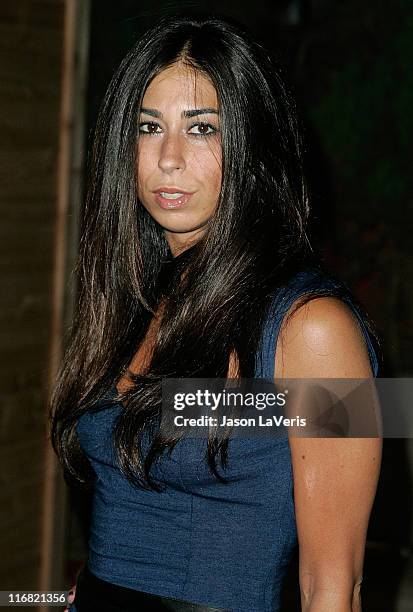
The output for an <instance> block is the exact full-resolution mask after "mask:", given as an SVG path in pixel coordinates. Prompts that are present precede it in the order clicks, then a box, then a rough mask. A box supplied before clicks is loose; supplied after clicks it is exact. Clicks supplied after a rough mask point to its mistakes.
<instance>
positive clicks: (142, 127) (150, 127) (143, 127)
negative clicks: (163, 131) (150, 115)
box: [139, 121, 160, 134]
mask: <svg viewBox="0 0 413 612" xmlns="http://www.w3.org/2000/svg"><path fill="white" fill-rule="evenodd" d="M159 127H160V126H159V125H158V124H157V123H154V122H153V121H146V122H145V123H140V124H139V132H140V133H141V134H159V132H157V128H159Z"/></svg>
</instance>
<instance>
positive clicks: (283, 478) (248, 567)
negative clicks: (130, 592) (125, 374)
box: [73, 268, 378, 612]
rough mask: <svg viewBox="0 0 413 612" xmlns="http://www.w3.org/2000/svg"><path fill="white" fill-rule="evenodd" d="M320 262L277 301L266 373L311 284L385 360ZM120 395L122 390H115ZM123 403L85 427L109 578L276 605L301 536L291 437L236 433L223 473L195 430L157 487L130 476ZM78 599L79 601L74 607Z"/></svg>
mask: <svg viewBox="0 0 413 612" xmlns="http://www.w3.org/2000/svg"><path fill="white" fill-rule="evenodd" d="M343 287H344V286H343V285H342V284H341V283H340V282H339V281H337V280H336V279H331V278H330V277H329V276H326V275H325V274H323V273H320V272H319V271H318V269H316V268H308V269H306V270H303V271H301V272H300V273H298V274H297V275H295V276H294V278H293V279H292V280H291V281H290V282H289V283H288V284H287V285H286V286H285V287H283V288H282V289H281V290H279V291H278V292H277V294H276V295H275V296H274V298H273V301H272V303H271V308H270V310H269V313H268V317H267V319H266V322H265V325H264V327H263V332H262V337H261V344H260V349H259V352H258V354H257V359H256V362H257V367H256V372H255V376H256V377H257V378H268V379H273V378H274V359H275V347H276V341H277V336H278V333H279V330H280V326H281V323H282V320H283V317H284V315H285V314H286V312H287V311H288V309H289V307H290V306H291V304H292V303H293V302H294V301H295V300H296V299H297V298H298V297H299V296H300V295H302V294H303V293H305V292H311V291H314V290H318V289H321V288H327V289H328V290H329V291H331V294H332V295H336V296H337V297H340V298H341V299H343V300H344V301H345V302H346V303H347V304H348V305H349V306H350V307H351V309H352V311H353V312H354V313H355V315H356V316H357V319H358V321H359V324H360V326H361V329H362V332H363V334H364V337H365V340H366V344H367V348H368V351H369V356H370V360H371V366H372V370H373V374H374V376H377V372H378V361H377V357H376V354H375V351H374V348H373V344H372V341H371V338H370V336H369V333H368V330H367V328H366V326H365V323H364V321H363V319H362V317H361V315H360V313H359V311H358V309H357V307H356V306H355V305H354V304H353V303H352V300H351V294H349V293H346V290H345V289H344V288H343ZM112 395H114V391H113V393H112ZM121 410H122V407H121V406H120V405H119V404H117V405H114V406H111V407H110V408H106V409H102V410H101V411H98V412H93V413H86V414H84V415H82V417H81V418H80V419H79V422H78V425H77V433H78V437H79V441H80V444H81V446H82V448H83V450H84V451H85V453H86V455H87V457H88V459H89V461H90V463H91V465H92V467H93V469H94V471H95V473H96V477H97V478H96V481H95V484H94V497H93V510H92V522H91V531H90V538H89V556H88V561H87V563H88V566H89V569H90V570H91V572H93V574H95V575H96V576H97V577H98V578H101V579H102V580H105V581H108V582H111V583H114V584H117V585H121V586H125V587H129V588H132V589H137V590H140V591H145V592H148V593H154V594H157V595H163V596H165V597H174V598H177V599H182V600H185V601H190V602H195V603H201V604H204V605H209V606H215V607H218V608H223V609H226V610H231V611H234V612H277V611H278V610H279V609H280V608H279V606H280V591H281V587H282V583H283V578H284V576H285V573H286V570H287V567H288V564H289V561H290V558H291V555H292V552H293V550H294V547H295V546H296V545H297V532H296V523H295V513H294V500H293V473H292V465H291V455H290V447H289V442H288V437H274V438H263V439H252V438H249V439H246V438H242V439H241V438H233V439H231V440H230V443H229V449H228V452H229V465H228V468H227V469H225V472H224V475H225V478H226V479H227V480H228V484H222V483H220V482H219V481H218V480H217V479H216V478H215V476H213V475H212V474H211V473H210V471H209V469H208V466H207V463H206V460H205V457H204V453H205V450H206V440H205V438H202V439H200V438H186V439H183V440H181V441H180V442H179V443H178V444H177V445H176V447H175V448H174V449H173V451H172V453H171V455H170V457H169V456H167V455H165V457H163V458H162V459H163V460H162V462H160V463H158V462H155V464H154V465H153V470H152V471H151V473H152V474H153V476H154V477H155V478H156V479H157V480H158V481H160V482H162V483H163V484H164V485H166V488H165V491H163V492H161V493H158V492H155V491H148V490H144V489H142V488H138V487H136V486H134V485H132V484H131V483H130V482H128V481H127V480H126V479H125V478H124V477H123V475H122V474H121V472H120V470H119V469H118V467H117V461H116V459H115V453H114V450H113V448H112V446H111V443H110V441H111V432H112V428H113V424H114V421H115V419H116V417H117V415H118V414H119V412H120V411H121ZM73 609H74V608H73Z"/></svg>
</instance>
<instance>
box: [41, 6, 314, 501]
mask: <svg viewBox="0 0 413 612" xmlns="http://www.w3.org/2000/svg"><path fill="white" fill-rule="evenodd" d="M176 61H182V62H185V63H186V64H188V65H190V66H192V67H193V68H194V69H195V70H199V71H202V73H203V74H205V75H206V76H207V77H208V78H209V79H210V80H211V81H212V83H213V84H214V86H215V88H216V91H217V95H218V101H219V110H220V123H221V135H222V176H223V178H222V185H221V192H220V196H219V200H218V205H217V208H216V212H215V213H214V215H213V217H212V218H211V220H210V222H209V224H208V227H207V230H206V232H205V234H204V235H203V237H202V238H201V239H200V240H199V241H198V242H197V243H196V244H195V245H193V246H192V247H191V248H189V249H187V250H186V251H185V252H184V253H183V254H182V255H179V256H178V257H176V258H175V259H174V258H173V257H172V256H171V252H170V249H169V247H168V243H167V241H166V239H165V236H164V232H163V229H162V228H161V227H160V226H159V224H157V223H156V222H155V220H154V219H153V218H152V217H151V216H150V215H149V214H148V212H147V211H146V209H145V208H144V207H143V205H142V204H141V203H140V202H139V200H138V197H137V193H136V176H135V173H136V169H135V168H136V142H137V138H138V136H139V134H138V127H137V126H138V122H137V119H138V115H139V108H140V105H141V101H142V98H143V95H144V92H145V89H146V87H147V86H148V84H149V83H150V81H151V80H152V79H153V78H154V77H155V76H156V75H157V74H158V73H159V72H160V71H162V70H163V69H164V68H166V67H167V66H170V65H171V64H173V63H174V62H176ZM280 74H281V72H280V67H279V66H278V65H277V62H276V61H275V60H274V59H272V58H271V57H270V56H269V55H268V53H267V52H266V51H265V50H264V49H263V48H262V47H261V46H260V45H259V44H258V43H257V42H255V41H253V40H252V39H251V37H250V36H249V35H248V34H246V33H245V32H244V31H243V30H242V29H241V28H240V27H239V26H237V25H236V24H234V23H233V22H232V21H230V20H228V19H222V18H215V17H214V18H193V17H185V16H179V17H175V18H171V17H168V18H164V19H163V20H161V22H160V23H158V25H157V26H156V27H153V28H151V29H150V30H149V31H148V32H147V33H146V34H145V35H144V36H143V37H142V38H141V39H140V40H139V41H138V42H137V44H136V45H135V46H134V47H133V48H132V50H131V51H130V52H129V53H128V55H127V56H126V57H125V59H124V60H123V62H122V63H121V65H120V67H119V69H118V70H117V72H116V73H115V75H114V77H113V79H112V81H111V83H110V85H109V88H108V91H107V93H106V96H105V98H104V101H103V104H102V107H101V111H100V114H99V118H98V122H97V126H96V136H95V142H94V147H93V152H92V160H91V162H92V163H91V175H90V181H89V190H88V194H87V198H86V204H85V208H84V215H83V220H82V237H81V242H80V249H79V258H78V263H77V266H76V273H77V279H78V286H79V299H78V304H77V308H76V313H75V316H74V322H73V326H72V330H71V336H70V338H69V342H68V347H67V350H66V353H65V356H64V359H63V362H62V367H61V371H60V374H59V377H58V380H57V382H56V385H55V387H54V393H53V396H52V401H51V407H50V415H51V439H52V444H53V447H54V449H55V451H56V453H57V454H58V456H59V458H60V460H61V462H62V464H63V467H64V473H65V477H66V478H67V479H69V480H70V481H71V482H75V483H79V484H81V483H83V484H90V482H91V480H92V477H93V472H92V470H91V467H90V464H89V462H88V460H87V458H86V457H85V455H84V453H83V451H82V449H81V447H80V445H79V441H78V439H77V435H76V431H75V426H76V423H77V421H78V419H79V417H80V416H81V415H82V414H83V413H85V412H86V411H88V410H98V409H99V406H101V405H102V404H101V403H100V404H99V400H100V399H101V398H102V396H103V395H104V394H107V392H108V391H109V390H110V389H113V387H114V385H115V384H116V382H117V381H118V380H119V379H120V378H121V376H122V374H123V373H124V371H125V368H126V367H127V366H128V365H129V364H130V362H131V359H132V357H133V355H134V354H135V352H136V350H137V348H138V347H139V345H140V343H141V342H142V340H143V338H144V337H145V334H146V332H147V330H148V326H149V324H150V321H151V319H152V317H153V315H154V313H155V312H156V310H157V308H158V307H159V305H160V303H161V301H162V303H163V304H164V310H163V316H162V321H161V325H160V328H159V331H158V333H157V338H156V343H155V348H154V351H153V355H152V359H151V363H150V366H149V368H148V370H147V371H146V372H145V373H144V375H135V376H133V380H134V383H135V386H134V388H133V389H130V390H128V391H127V392H125V393H123V394H120V395H118V396H117V397H116V398H115V399H116V400H119V401H122V402H123V410H122V411H121V414H120V417H119V419H118V421H117V423H116V427H115V429H114V441H115V446H116V449H117V453H118V459H119V466H120V468H121V469H122V471H123V473H124V474H125V476H126V477H127V478H128V479H129V480H130V481H131V482H133V483H135V484H140V485H141V486H145V487H146V486H149V487H152V488H153V489H156V490H158V489H159V487H158V486H157V485H156V483H155V482H154V481H153V480H152V479H151V477H150V467H151V464H152V462H153V461H154V459H155V458H156V457H158V456H160V455H161V454H162V452H163V451H164V450H165V449H170V450H171V449H172V448H173V447H174V445H175V444H176V443H177V441H178V438H177V437H176V434H174V433H173V432H171V431H168V430H167V431H165V430H164V429H165V428H163V427H162V426H160V427H159V428H158V429H156V427H155V429H154V438H153V441H152V445H151V448H150V450H149V452H148V454H147V455H146V457H144V456H143V453H142V449H141V446H140V439H141V435H142V433H143V432H144V430H145V429H146V428H151V427H153V426H154V425H156V424H158V425H159V415H160V413H161V403H162V402H161V391H162V378H164V377H175V378H180V377H196V378H225V377H226V375H227V369H228V363H229V357H230V355H231V354H235V355H236V357H237V362H238V375H239V376H242V377H248V378H252V377H253V376H254V370H255V365H256V354H257V349H258V345H259V341H260V333H261V329H262V325H263V321H264V319H265V315H266V313H267V310H268V307H269V305H270V299H271V296H272V295H273V294H274V291H275V290H276V289H277V287H279V286H281V285H282V284H283V283H284V282H285V281H286V280H287V279H288V278H289V277H291V275H292V274H293V272H294V271H295V270H296V269H297V268H298V267H299V266H300V265H302V263H303V262H304V261H308V259H309V257H311V253H312V249H311V246H310V243H309V239H308V237H307V234H306V228H307V220H308V216H309V205H308V198H307V193H306V187H305V181H304V177H303V170H302V143H301V139H300V129H299V127H298V123H297V118H296V112H295V106H294V102H293V100H292V98H291V96H290V94H289V93H288V91H287V88H286V86H285V84H284V80H283V79H282V77H281V76H280ZM183 272H185V273H183ZM246 330H248V332H246ZM114 401H115V400H114ZM106 405H107V404H106ZM227 446H228V437H225V435H224V436H223V438H222V439H221V438H216V437H213V438H212V437H211V439H209V440H208V463H209V466H210V469H211V470H212V472H213V473H214V474H215V475H216V476H217V478H219V479H222V476H220V475H219V474H218V472H217V469H216V456H217V454H218V453H220V456H221V462H222V465H225V462H226V460H227V455H226V453H227ZM224 480H225V479H224Z"/></svg>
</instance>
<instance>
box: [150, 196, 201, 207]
mask: <svg viewBox="0 0 413 612" xmlns="http://www.w3.org/2000/svg"><path fill="white" fill-rule="evenodd" d="M192 195H193V194H192V193H183V194H182V195H180V196H179V197H178V198H176V199H171V198H165V197H163V196H162V195H161V193H160V192H156V193H155V200H156V202H157V203H158V204H159V206H160V207H161V208H164V209H166V210H168V209H171V208H181V207H182V206H185V204H186V203H187V202H188V201H189V200H190V198H191V197H192Z"/></svg>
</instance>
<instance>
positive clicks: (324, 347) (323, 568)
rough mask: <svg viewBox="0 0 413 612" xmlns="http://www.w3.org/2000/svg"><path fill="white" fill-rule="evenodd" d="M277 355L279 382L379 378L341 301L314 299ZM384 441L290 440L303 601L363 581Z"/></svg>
mask: <svg viewBox="0 0 413 612" xmlns="http://www.w3.org/2000/svg"><path fill="white" fill-rule="evenodd" d="M276 357H277V358H276V364H275V366H276V367H275V376H276V378H278V377H285V378H364V377H366V378H367V377H371V376H372V370H371V367H370V362H369V355H368V350H367V347H366V344H365V341H364V338H363V334H362V332H361V330H360V327H359V325H358V323H357V320H356V317H355V316H354V314H353V313H352V312H351V309H350V308H349V307H348V306H347V305H346V304H344V303H343V302H342V301H341V300H339V299H337V298H334V297H321V298H314V299H313V300H311V301H310V302H308V303H307V304H305V305H304V306H301V307H300V308H299V309H298V310H297V311H296V312H295V313H294V314H293V315H292V317H291V318H290V320H289V322H288V323H287V325H285V327H284V328H283V327H282V328H281V333H280V336H279V338H278V342H277V350H276ZM381 444H382V440H381V438H309V437H290V448H291V459H292V467H293V474H294V502H295V513H296V521H297V532H298V541H299V552H300V562H299V563H300V586H301V589H302V597H303V600H306V601H307V600H308V601H310V599H311V593H312V592H313V593H316V592H317V593H319V592H320V591H325V592H326V593H337V602H339V598H340V597H342V598H343V601H344V598H347V597H349V594H351V593H352V592H353V589H355V588H356V585H357V583H359V582H360V581H361V577H362V576H361V574H362V568H363V557H364V546H365V538H366V532H367V526H368V520H369V516H370V512H371V508H372V504H373V501H374V496H375V492H376V487H377V480H378V476H379V471H380V462H381ZM331 596H332V597H336V595H331ZM340 602H341V600H340ZM303 603H304V601H303ZM340 605H341V603H340ZM303 609H307V608H305V607H304V605H303ZM308 609H310V608H308ZM311 609H312V608H311ZM319 609H324V608H319ZM336 609H337V610H338V609H339V607H338V606H337V608H336ZM340 609H343V610H345V609H350V608H346V604H343V607H342V608H340ZM355 609H358V608H357V607H356V608H355Z"/></svg>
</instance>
